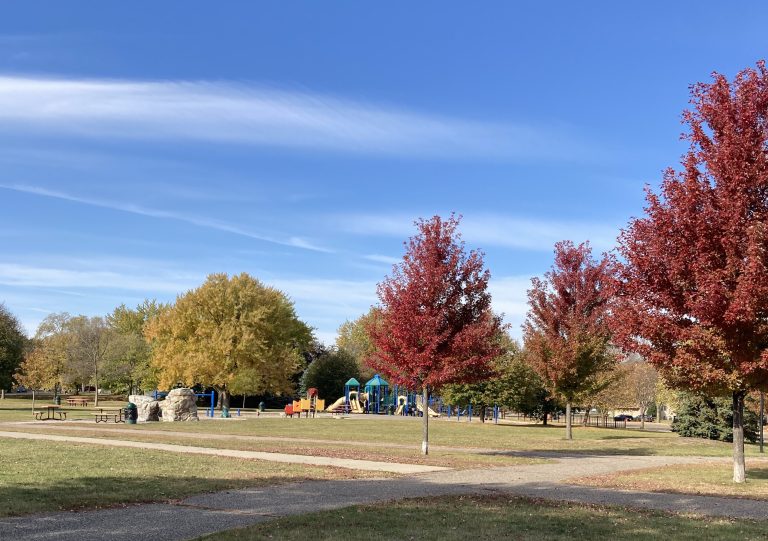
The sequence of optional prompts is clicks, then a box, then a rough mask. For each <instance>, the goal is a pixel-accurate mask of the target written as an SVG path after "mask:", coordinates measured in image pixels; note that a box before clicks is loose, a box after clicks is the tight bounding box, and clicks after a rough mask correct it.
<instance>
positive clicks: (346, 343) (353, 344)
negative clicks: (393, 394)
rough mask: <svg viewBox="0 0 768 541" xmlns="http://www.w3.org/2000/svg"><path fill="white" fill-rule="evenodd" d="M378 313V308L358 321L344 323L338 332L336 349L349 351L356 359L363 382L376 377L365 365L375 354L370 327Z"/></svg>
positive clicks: (372, 309)
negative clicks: (369, 332) (369, 331)
mask: <svg viewBox="0 0 768 541" xmlns="http://www.w3.org/2000/svg"><path fill="white" fill-rule="evenodd" d="M377 312H378V308H375V307H374V308H371V309H370V310H369V311H368V312H367V313H365V314H363V315H362V316H360V317H359V318H357V319H356V320H354V321H345V322H344V323H342V324H341V326H340V327H339V330H338V331H337V332H338V336H337V337H336V347H338V348H339V349H343V350H345V351H347V352H348V353H349V354H350V355H352V357H354V358H355V361H357V365H358V367H359V368H360V377H361V378H362V379H363V381H367V380H369V379H371V378H372V377H373V375H374V370H373V369H372V368H371V367H369V366H368V365H367V364H365V359H367V358H369V357H371V355H373V352H374V345H373V342H372V341H371V336H370V335H369V334H368V327H369V326H370V325H371V324H372V323H373V322H374V321H375V319H376V315H377Z"/></svg>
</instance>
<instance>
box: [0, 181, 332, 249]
mask: <svg viewBox="0 0 768 541" xmlns="http://www.w3.org/2000/svg"><path fill="white" fill-rule="evenodd" d="M0 189H3V190H12V191H15V192H21V193H27V194H32V195H38V196H41V197H48V198H53V199H61V200H64V201H71V202H73V203H79V204H82V205H89V206H93V207H100V208H106V209H111V210H117V211H121V212H128V213H131V214H138V215H140V216H148V217H151V218H160V219H166V220H174V221H178V222H184V223H188V224H191V225H195V226H198V227H204V228H207V229H215V230H217V231H224V232H226V233H232V234H234V235H239V236H243V237H248V238H251V239H256V240H261V241H264V242H269V243H273V244H279V245H282V246H291V247H294V248H301V249H305V250H312V251H316V252H326V253H331V252H332V250H330V249H328V248H324V247H322V246H317V245H315V244H313V243H311V242H309V241H307V240H306V239H303V238H301V237H289V238H285V239H281V238H277V237H273V236H269V235H263V234H260V233H256V232H254V231H251V230H248V229H246V228H244V227H241V226H238V225H234V224H230V223H227V222H223V221H220V220H215V219H212V218H205V217H201V216H193V215H190V214H183V213H180V212H175V211H169V210H162V209H155V208H149V207H145V206H141V205H136V204H132V203H122V202H118V201H109V200H105V199H97V198H92V197H84V196H80V195H76V194H71V193H67V192H62V191H57V190H50V189H48V188H43V187H40V186H28V185H24V184H0Z"/></svg>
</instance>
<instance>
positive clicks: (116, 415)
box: [91, 408, 125, 423]
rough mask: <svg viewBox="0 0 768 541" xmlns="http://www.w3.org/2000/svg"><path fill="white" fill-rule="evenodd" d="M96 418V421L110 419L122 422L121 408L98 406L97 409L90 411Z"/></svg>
mask: <svg viewBox="0 0 768 541" xmlns="http://www.w3.org/2000/svg"><path fill="white" fill-rule="evenodd" d="M91 415H93V416H94V417H95V418H96V422H97V423H108V422H109V421H110V420H112V421H114V422H116V423H124V422H125V420H124V419H123V410H122V408H99V410H98V411H93V412H91Z"/></svg>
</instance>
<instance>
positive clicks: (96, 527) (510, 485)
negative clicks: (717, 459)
mask: <svg viewBox="0 0 768 541" xmlns="http://www.w3.org/2000/svg"><path fill="white" fill-rule="evenodd" d="M8 434H9V433H8V432H3V433H0V437H2V436H8ZM15 434H18V435H19V436H14V437H25V438H30V437H31V438H34V439H55V440H56V441H80V440H91V439H95V440H97V441H96V442H90V441H89V442H88V443H98V444H103V441H104V440H102V439H97V438H74V437H67V436H50V435H45V434H29V433H15ZM111 441H113V442H115V441H121V440H111ZM129 443H130V444H131V446H148V445H152V444H145V443H142V442H129ZM160 445H162V444H160ZM176 447H185V446H176ZM192 449H195V450H199V449H201V448H199V447H195V448H192ZM211 451H213V452H215V453H216V454H221V451H222V450H221V449H213V450H211ZM259 454H270V455H277V454H276V453H259ZM302 458H303V459H310V460H309V461H308V462H306V463H319V462H312V460H316V461H321V460H322V459H324V458H326V457H305V456H302ZM712 461H713V460H712V459H711V458H704V457H659V456H646V457H637V456H610V457H596V456H571V457H561V458H559V459H557V461H556V462H554V463H547V464H533V465H516V466H511V467H505V468H488V469H482V470H446V471H432V472H429V473H420V474H415V475H410V476H408V477H401V478H395V479H392V478H388V479H364V480H344V481H309V482H300V483H292V484H288V485H280V486H279V487H261V488H254V489H244V490H235V491H225V492H219V493H215V494H205V495H199V496H193V497H191V498H187V499H185V500H182V501H179V502H172V503H158V504H141V505H129V506H126V507H122V508H119V509H106V510H96V511H84V512H77V513H73V512H64V513H47V514H42V515H32V516H26V517H18V518H6V519H0V540H6V539H7V540H11V539H25V540H51V539H55V540H57V541H83V540H84V539H88V540H92V541H101V540H104V541H135V540H136V539H142V538H147V539H154V538H157V539H163V540H164V541H181V540H186V539H193V538H195V537H198V536H200V535H204V534H207V533H213V532H217V531H221V530H225V529H230V528H235V527H239V526H247V525H250V524H254V523H257V522H261V521H265V520H269V519H271V518H275V517H278V516H284V515H290V514H301V513H307V512H312V511H318V510H327V509H335V508H340V507H345V506H349V505H354V504H361V503H363V504H364V503H376V502H386V501H391V500H397V499H402V498H410V497H426V496H440V495H458V494H493V493H499V492H503V493H508V494H515V495H521V496H531V497H537V498H546V499H552V500H561V501H574V502H589V503H599V504H606V505H621V506H626V507H638V508H647V509H660V510H664V511H673V512H682V513H696V514H703V515H712V516H728V517H744V518H753V519H768V506H766V503H765V502H764V501H753V500H744V499H732V498H717V497H708V496H688V495H675V494H660V493H647V492H632V491H618V490H609V489H599V488H590V487H579V486H572V485H568V484H567V483H566V482H565V481H566V480H567V479H569V478H573V477H577V476H586V475H596V474H601V473H610V472H616V471H622V470H630V469H636V468H646V467H654V466H665V465H675V464H691V463H702V462H712ZM383 464H387V465H389V466H392V464H391V463H383ZM403 466H411V465H403Z"/></svg>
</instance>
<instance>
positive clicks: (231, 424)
mask: <svg viewBox="0 0 768 541" xmlns="http://www.w3.org/2000/svg"><path fill="white" fill-rule="evenodd" d="M19 402H27V401H21V400H14V399H6V400H3V401H0V428H5V429H7V430H14V429H15V428H11V426H12V425H6V426H5V427H3V426H2V423H3V421H16V420H25V421H26V420H30V419H31V413H29V410H28V409H27V410H20V409H19V407H20V406H19V404H18V403H19ZM28 407H29V406H27V408H28ZM65 409H67V411H69V412H70V413H69V416H70V417H72V418H82V419H85V418H88V420H89V421H90V420H91V417H90V416H89V415H88V413H89V409H85V411H84V409H83V408H65ZM49 424H50V423H49ZM94 424H95V423H94ZM102 426H103V425H102ZM121 426H124V425H121ZM94 428H95V427H94ZM135 430H136V431H137V432H140V431H142V430H152V431H158V430H162V431H169V432H187V433H193V434H200V440H201V441H203V442H206V443H205V444H206V445H207V444H209V443H210V444H211V445H217V444H214V443H213V441H214V440H210V441H206V438H205V435H207V434H232V435H244V436H268V437H282V438H295V439H316V440H322V441H320V442H314V443H313V444H312V445H307V443H306V442H303V443H298V442H297V444H296V445H294V447H296V448H306V447H312V446H314V447H317V446H321V445H327V446H328V447H329V448H330V447H332V446H333V445H334V444H336V445H339V446H342V447H343V448H345V449H346V450H345V451H344V452H348V453H353V454H355V453H374V452H375V451H371V450H370V448H369V447H365V446H363V445H356V444H357V443H358V442H359V443H361V444H362V443H376V444H381V445H382V447H383V446H385V445H387V444H394V445H406V446H409V448H410V449H413V450H416V451H418V450H419V448H420V445H421V419H415V418H402V417H400V418H393V417H385V416H382V417H378V416H377V417H373V416H371V417H367V418H363V419H361V418H359V417H357V418H350V419H341V420H339V419H331V418H327V417H323V418H316V419H306V418H302V419H283V418H279V417H260V418H249V419H237V420H234V419H233V420H222V419H218V420H204V421H200V422H199V423H147V424H141V425H136V426H135ZM563 435H564V429H563V428H562V427H560V426H549V427H544V426H541V425H529V426H521V425H512V424H499V425H494V424H493V423H485V424H483V423H479V422H474V423H471V424H470V423H466V422H457V421H455V420H445V419H437V420H433V421H432V422H431V423H430V443H431V444H432V445H433V446H437V447H439V446H444V447H460V448H475V449H477V448H481V449H495V450H498V451H501V452H503V451H531V452H534V453H536V452H547V451H555V452H558V451H560V452H569V453H584V454H598V455H616V454H626V455H636V456H644V455H676V456H681V455H683V456H686V455H687V456H691V455H700V456H712V457H727V456H730V454H731V445H730V444H728V443H724V442H717V441H710V440H703V439H691V438H681V437H679V436H678V435H677V434H673V433H669V432H650V431H641V430H637V429H632V430H628V429H625V430H621V429H604V428H582V427H577V428H575V429H574V438H575V439H574V441H570V442H569V441H566V440H564V439H563ZM187 444H190V442H189V441H187ZM238 445H240V444H238ZM249 445H256V444H249ZM259 445H262V447H260V450H266V449H265V447H263V446H264V445H266V444H259ZM270 445H272V446H273V448H277V447H279V446H280V445H279V444H277V443H275V442H273V443H271V444H270ZM227 446H229V444H227ZM234 448H238V447H234ZM253 448H254V449H256V447H253ZM433 449H434V450H435V451H436V452H437V451H438V449H437V448H435V447H433ZM296 452H299V451H296ZM386 452H387V453H395V454H398V453H396V452H395V451H392V450H387V451H386ZM746 452H747V455H751V456H757V455H758V453H757V446H755V445H747V448H746ZM379 454H381V453H379ZM405 454H407V453H405ZM358 457H359V456H358ZM483 460H486V459H485V458H484V459H483ZM487 460H488V461H489V462H493V461H494V459H493V458H488V459H487Z"/></svg>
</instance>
